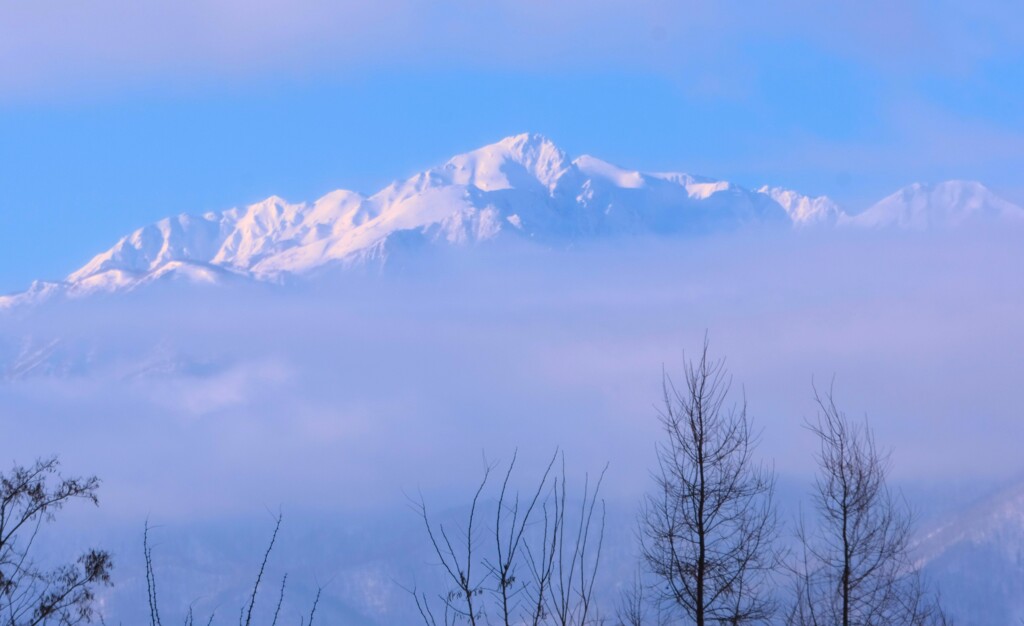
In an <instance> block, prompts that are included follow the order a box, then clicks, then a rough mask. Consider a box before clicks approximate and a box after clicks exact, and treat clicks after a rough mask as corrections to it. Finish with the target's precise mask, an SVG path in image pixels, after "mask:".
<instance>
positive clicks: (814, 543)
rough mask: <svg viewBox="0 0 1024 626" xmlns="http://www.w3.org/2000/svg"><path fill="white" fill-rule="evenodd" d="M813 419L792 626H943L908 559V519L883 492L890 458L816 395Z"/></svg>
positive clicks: (829, 400)
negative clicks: (813, 520) (809, 521)
mask: <svg viewBox="0 0 1024 626" xmlns="http://www.w3.org/2000/svg"><path fill="white" fill-rule="evenodd" d="M815 399H816V400H817V403H818V407H819V412H818V418H817V420H816V421H815V422H811V423H808V424H807V428H808V429H810V431H811V432H813V433H814V434H815V435H816V436H817V437H818V439H819V443H820V449H819V452H818V455H817V462H818V468H819V475H818V478H817V480H816V482H815V485H814V490H813V501H814V509H815V512H816V513H817V521H818V524H817V525H815V526H814V527H813V528H810V529H809V528H808V527H807V525H806V524H805V522H804V521H803V520H801V522H800V524H799V526H798V530H797V534H798V538H799V540H800V544H801V550H800V558H799V560H798V562H797V563H796V564H795V566H794V567H793V571H794V574H795V576H794V581H795V582H794V601H793V605H792V607H791V609H790V611H789V614H788V616H787V618H788V619H787V622H788V623H789V624H791V625H794V626H826V625H827V626H869V625H887V626H901V625H913V626H917V625H926V624H945V623H947V622H948V620H947V618H946V616H945V615H944V614H943V613H942V611H941V609H940V607H939V606H938V602H937V597H936V596H935V595H934V594H932V593H930V592H929V591H928V590H927V588H926V585H925V584H924V582H923V580H922V579H921V576H920V574H919V572H918V571H917V570H916V569H915V568H914V566H913V563H912V562H911V560H910V556H909V546H910V539H911V531H912V525H911V515H910V512H909V510H908V507H907V505H906V503H905V502H904V501H903V500H902V499H900V498H898V497H896V496H895V495H894V494H893V493H892V491H890V490H889V488H888V486H887V485H886V477H887V474H888V469H889V455H888V453H886V452H882V451H880V450H879V449H878V447H877V445H876V443H875V438H874V434H873V433H872V431H871V428H870V427H869V426H868V424H867V421H864V422H852V421H850V420H849V419H848V418H847V417H846V415H845V414H843V413H842V412H841V411H840V410H839V409H838V408H837V407H836V404H835V401H834V399H833V395H832V392H831V391H829V393H828V394H827V395H826V396H825V397H822V396H821V395H820V394H818V393H817V391H815Z"/></svg>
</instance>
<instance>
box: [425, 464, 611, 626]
mask: <svg viewBox="0 0 1024 626" xmlns="http://www.w3.org/2000/svg"><path fill="white" fill-rule="evenodd" d="M558 458H559V455H558V453H556V454H555V456H553V457H552V459H551V462H550V463H548V465H547V467H546V469H545V470H544V473H543V475H542V477H541V480H540V482H539V483H538V486H537V488H536V489H535V490H532V491H531V492H530V493H529V495H528V496H527V497H525V498H521V497H520V495H519V494H518V493H513V492H512V488H511V486H510V481H511V478H512V473H513V469H514V468H515V464H516V457H515V456H513V458H512V461H511V462H510V463H509V465H508V469H507V470H506V472H505V475H504V478H503V480H502V482H501V486H500V488H499V490H498V493H497V502H496V505H495V512H494V516H493V517H492V518H489V522H488V521H487V520H486V519H483V518H482V516H483V512H482V510H483V509H484V508H485V506H486V503H485V502H483V501H482V497H483V495H484V492H485V489H486V488H487V486H488V483H489V481H490V476H491V473H492V472H493V470H494V466H491V465H487V466H485V469H484V476H483V479H482V480H481V481H480V484H479V486H478V487H477V490H476V492H475V494H474V496H473V498H472V500H471V502H470V506H469V512H468V514H467V518H466V523H465V525H464V526H463V527H461V528H458V529H456V530H452V529H451V528H449V527H445V525H444V524H435V523H434V522H433V521H431V518H430V516H429V515H428V513H427V507H426V503H425V502H424V501H423V500H422V498H421V499H420V501H419V503H418V504H417V508H418V510H419V513H420V517H421V518H422V519H423V524H424V526H425V527H426V530H427V536H428V537H429V539H430V544H431V547H432V549H433V552H434V554H435V556H436V557H437V558H438V560H439V563H438V565H439V569H440V571H441V572H442V573H443V576H442V578H443V579H444V580H445V582H446V586H447V587H448V591H446V592H444V593H441V594H439V595H438V596H437V598H436V602H434V603H432V602H431V598H430V597H429V596H428V595H427V594H425V593H421V592H419V591H417V590H415V589H413V590H411V592H412V594H413V597H414V598H415V602H416V606H417V608H418V609H419V612H420V615H421V616H422V618H423V621H424V622H425V623H426V624H427V625H428V626H438V625H439V624H444V625H446V626H447V625H451V624H460V623H465V624H470V625H472V626H475V625H477V624H492V623H499V624H505V625H511V624H529V625H533V626H538V625H541V624H558V625H559V626H584V625H586V624H594V623H597V608H596V607H595V606H594V581H595V578H596V575H597V570H598V565H599V563H600V558H601V547H602V542H603V537H604V523H605V518H604V504H603V502H601V503H600V508H599V507H598V492H599V491H600V487H601V482H602V479H603V477H604V472H602V473H601V476H600V477H599V478H598V480H597V481H596V483H595V484H594V485H593V486H591V484H590V481H589V478H588V479H587V480H586V481H585V483H584V486H583V494H582V499H581V500H580V502H579V505H578V508H577V509H575V514H574V513H573V510H571V509H572V507H573V505H572V503H571V502H570V501H569V500H568V498H567V494H568V488H567V486H566V478H565V461H564V457H563V458H562V463H561V472H560V473H559V474H556V473H554V472H553V469H554V467H555V462H556V461H557V460H558ZM481 524H483V526H482V527H481Z"/></svg>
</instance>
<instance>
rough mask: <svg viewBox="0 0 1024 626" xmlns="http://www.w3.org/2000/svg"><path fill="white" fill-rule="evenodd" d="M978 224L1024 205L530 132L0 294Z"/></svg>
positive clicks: (190, 218)
mask: <svg viewBox="0 0 1024 626" xmlns="http://www.w3.org/2000/svg"><path fill="white" fill-rule="evenodd" d="M979 218H983V219H1012V220H1015V221H1020V222H1022V223H1024V209H1021V208H1020V207H1017V206H1015V205H1013V204H1011V203H1009V202H1007V201H1005V200H1003V199H1001V198H999V197H997V196H996V195H994V194H993V193H992V192H990V191H989V190H987V189H986V188H985V187H984V186H982V185H981V184H979V183H971V182H959V181H952V182H947V183H942V184H939V185H936V186H934V187H928V186H922V185H912V186H910V187H907V188H906V189H904V190H902V191H900V192H897V193H896V194H894V195H892V196H890V197H888V198H886V199H884V200H882V201H881V202H879V203H878V204H876V205H875V206H873V207H871V208H869V209H868V210H867V211H864V212H863V213H861V214H859V215H855V216H849V215H847V214H846V213H845V212H844V211H843V210H842V209H841V208H840V207H839V206H838V205H837V204H836V203H835V202H833V201H832V200H830V199H829V198H827V197H824V196H820V197H809V196H805V195H802V194H800V193H797V192H795V191H791V190H787V189H781V188H778V187H768V186H765V187H762V188H760V189H757V190H756V191H754V190H748V189H745V188H743V187H740V186H738V185H734V184H732V183H729V182H726V181H720V180H713V179H708V178H701V177H697V176H691V175H689V174H683V173H674V172H668V173H644V172H639V171H634V170H627V169H623V168H620V167H617V166H615V165H612V164H610V163H607V162H605V161H602V160H600V159H597V158H595V157H591V156H581V157H578V158H575V159H573V158H570V157H569V156H568V155H566V154H565V152H563V151H562V150H561V149H559V148H558V147H557V146H556V145H555V144H554V143H552V142H551V141H550V140H548V139H547V138H545V137H543V136H541V135H537V134H522V135H517V136H514V137H508V138H506V139H503V140H501V141H499V142H498V143H495V144H492V145H489V146H485V147H483V148H480V149H478V150H474V151H472V152H469V153H466V154H462V155H458V156H456V157H453V158H452V159H450V160H449V161H447V162H446V163H444V164H443V165H440V166H438V167H434V168H432V169H429V170H427V171H425V172H422V173H419V174H417V175H415V176H413V177H411V178H409V179H407V180H405V181H401V182H395V183H392V184H391V185H388V186H387V187H385V188H384V189H382V190H380V191H378V192H377V193H375V194H373V195H370V196H364V195H362V194H359V193H356V192H353V191H346V190H337V191H333V192H331V193H328V194H327V195H325V196H323V197H321V198H320V199H318V200H316V201H314V202H312V203H298V204H294V203H289V202H287V201H285V200H284V199H282V198H279V197H276V196H274V197H270V198H267V199H266V200H263V201H262V202H258V203H256V204H252V205H249V206H246V207H239V208H232V209H229V210H226V211H223V212H220V213H206V214H203V215H189V214H181V215H178V216H175V217H169V218H166V219H163V220H161V221H159V222H157V223H155V224H152V225H149V226H146V227H144V228H141V229H139V230H137V231H135V232H133V233H131V234H130V235H128V236H126V237H124V238H122V239H121V240H120V241H118V242H117V243H116V244H115V245H114V246H113V247H112V248H110V249H109V250H107V251H106V252H103V253H101V254H99V255H97V256H96V257H95V258H93V259H92V260H91V261H90V262H89V263H87V264H86V265H85V266H84V267H82V268H80V269H78V270H76V271H74V272H72V273H71V274H70V275H68V276H67V277H66V278H65V279H64V280H63V281H59V282H36V283H34V284H33V285H32V286H31V287H30V288H29V289H28V290H27V291H25V292H23V293H20V294H15V295H13V296H4V297H0V309H3V308H11V307H14V306H16V305H18V304H23V303H33V302H40V301H43V300H46V299H49V298H51V297H53V296H55V295H64V296H68V297H78V296H82V295H87V294H92V293H97V292H111V291H120V290H127V289H134V288H136V287H138V286H140V285H144V284H146V283H150V282H154V281H158V280H175V279H177V280H186V281H188V282H198V283H220V282H224V281H229V280H232V279H255V280H262V281H278V280H281V279H283V278H285V277H287V276H290V275H301V274H305V273H308V272H311V271H313V270H315V269H318V268H322V267H325V266H330V265H336V266H340V267H348V266H354V265H365V264H367V263H379V262H384V261H386V260H387V259H388V257H389V256H390V255H392V254H394V253H395V252H397V251H400V250H403V249H409V248H414V247H417V246H423V245H454V246H459V245H471V244H476V243H479V242H483V241H490V240H496V239H502V238H504V239H523V240H529V241H536V242H541V243H544V244H545V245H564V244H567V243H570V242H573V241H578V240H581V239H586V238H595V237H608V236H615V235H629V234H645V233H647V234H662V235H670V234H679V233H688V234H701V233H707V232H711V231H722V230H734V229H737V228H742V227H749V226H753V225H757V226H766V225H767V226H776V227H784V228H793V227H796V228H806V227H815V226H818V227H821V226H836V225H838V226H847V227H868V228H878V227H890V226H891V227H900V228H914V229H919V228H935V227H940V228H941V227H945V226H958V225H960V224H962V223H964V222H967V221H971V220H975V219H979Z"/></svg>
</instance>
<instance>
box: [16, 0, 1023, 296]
mask: <svg viewBox="0 0 1024 626" xmlns="http://www.w3.org/2000/svg"><path fill="white" fill-rule="evenodd" d="M967 4H968V3H954V2H942V1H938V2H901V3H883V2H877V3H876V2H859V3H852V2H850V3H844V2H835V3H816V2H799V1H783V2H775V3H740V2H728V1H723V2H680V1H678V0H674V1H672V2H668V1H661V0H641V1H633V2H618V1H610V0H609V1H590V2H584V1H582V0H563V1H561V2H557V3H552V2H537V1H534V0H518V1H515V2H513V1H511V0H494V1H492V2H486V3H484V2H470V1H468V0H433V1H431V2H425V1H420V0H381V1H380V2H375V3H372V6H370V3H362V2H359V3H353V2H328V1H327V0H295V1H292V2H282V1H278V0H251V1H248V2H242V1H240V0H216V1H215V0H179V1H177V2H174V3H170V2H162V1H161V2H154V3H137V2H134V1H129V0H95V1H94V2H89V3H81V2H70V1H66V0H36V1H34V2H22V1H12V0H0V198H2V201H3V204H2V206H0V291H4V292H7V291H14V290H20V289H23V288H24V287H26V286H27V284H28V283H29V281H31V280H32V279H33V278H51V279H52V278H57V277H60V276H63V275H64V274H66V273H68V272H69V271H71V270H73V269H75V268H76V267H77V266H79V265H81V264H83V263H84V262H85V261H87V260H88V258H90V257H91V256H92V255H93V254H95V253H97V252H99V251H101V250H102V249H105V248H106V247H108V246H109V245H111V244H112V243H113V242H114V241H115V240H116V239H117V237H119V236H121V235H122V234H124V233H126V232H128V231H130V230H131V229H133V228H136V227H138V226H141V225H143V224H146V223H148V222H150V221H153V220H155V219H158V218H160V217H163V216H165V215H168V214H173V213H178V212H183V211H188V212H203V211H207V210H217V209H223V208H227V207H229V206H233V205H237V204H245V203H248V202H252V201H255V200H258V199H261V198H263V197H266V196H268V195H271V194H278V195H281V196H284V197H286V198H288V199H291V200H306V199H312V198H315V197H317V196H319V195H321V194H323V193H325V192H327V191H329V190H331V189H334V188H339V187H343V188H352V189H356V190H360V191H365V192H372V191H374V190H375V189H377V188H379V187H380V186H382V185H384V184H386V183H387V182H389V181H390V180H392V179H395V178H402V177H405V176H408V175H410V174H412V173H414V172H415V171H417V170H419V169H422V168H425V167H427V166H430V165H433V164H436V163H438V162H440V161H443V160H444V159H446V158H447V157H449V156H451V155H453V154H455V153H458V152H461V151H465V150H468V149H472V148H474V147H477V146H479V145H482V144H486V143H490V142H492V141H496V140H498V139H500V138H501V137H503V136H506V135H509V134H514V133H518V132H523V131H527V130H529V131H537V132H542V133H545V134H547V135H548V136H550V137H551V138H552V139H553V140H554V141H555V142H556V143H558V144H559V145H561V146H562V147H563V148H564V149H565V150H567V151H568V152H570V153H571V154H581V153H591V154H595V155H598V156H600V157H602V158H605V159H607V160H610V161H613V162H617V163H619V164H621V165H624V166H630V167H636V168H641V169H663V170H664V169H675V170H683V171H688V172H692V173H697V174H704V175H709V176H714V177H719V178H725V179H729V180H733V181H736V182H739V183H741V184H745V185H749V186H756V185H761V184H764V183H771V184H778V185H784V186H789V187H792V188H795V189H798V190H800V191H803V192H805V193H811V194H822V193H824V194H828V195H831V196H833V197H834V198H836V199H837V200H838V201H839V202H841V203H842V204H844V205H845V206H846V207H847V208H848V209H850V210H852V211H856V210H859V209H860V208H863V207H864V206H866V205H867V204H869V203H870V202H872V201H874V200H877V199H879V198H881V197H882V196H884V195H886V194H888V193H890V192H892V191H894V190H896V189H897V188H898V187H900V186H902V185H904V184H907V183H910V182H913V181H919V180H920V181H938V180H944V179H949V178H970V179H977V180H981V181H982V182H984V183H985V184H987V185H989V186H990V187H992V188H993V189H994V190H995V191H997V192H998V193H1000V194H1002V195H1004V196H1006V197H1007V198H1009V199H1010V200H1013V201H1016V202H1024V182H1022V181H1021V172H1024V9H1021V8H1015V7H1018V5H1010V4H1009V3H995V2H993V3H986V2H978V3H970V6H967Z"/></svg>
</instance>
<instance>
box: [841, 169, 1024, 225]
mask: <svg viewBox="0 0 1024 626" xmlns="http://www.w3.org/2000/svg"><path fill="white" fill-rule="evenodd" d="M1002 219H1008V220H1012V221H1021V222H1024V209H1021V208H1020V207H1018V206H1016V205H1014V204H1013V203H1011V202H1009V201H1008V200H1006V199H1004V198H1001V197H999V196H998V195H996V194H995V193H994V192H992V191H991V190H990V189H989V188H988V187H986V186H985V185H983V184H981V183H979V182H977V181H973V180H947V181H943V182H940V183H913V184H911V185H907V186H906V187H904V188H902V189H900V190H899V191H897V192H896V193H893V194H892V195H890V196H888V197H886V198H883V199H882V200H881V201H879V202H878V203H877V204H875V205H874V206H871V207H870V208H868V209H867V210H866V211H864V212H863V213H861V214H859V215H855V216H853V217H852V218H850V220H849V222H850V223H852V224H855V225H858V226H866V227H869V228H880V227H887V226H897V227H900V228H905V229H910V230H928V229H936V228H937V229H945V228H954V227H957V226H960V225H961V224H965V223H972V222H979V221H982V222H984V221H992V220H1002Z"/></svg>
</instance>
